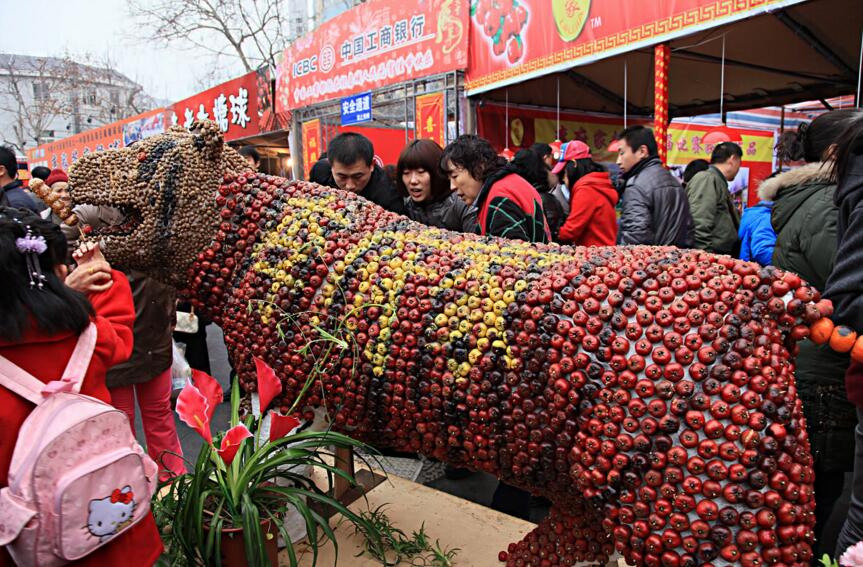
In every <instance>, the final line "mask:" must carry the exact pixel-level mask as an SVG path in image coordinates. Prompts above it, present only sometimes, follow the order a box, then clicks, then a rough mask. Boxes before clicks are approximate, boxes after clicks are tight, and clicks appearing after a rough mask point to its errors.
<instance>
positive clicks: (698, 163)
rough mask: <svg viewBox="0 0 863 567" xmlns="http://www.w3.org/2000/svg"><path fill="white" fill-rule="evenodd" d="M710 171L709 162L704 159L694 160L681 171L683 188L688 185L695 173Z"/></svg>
mask: <svg viewBox="0 0 863 567" xmlns="http://www.w3.org/2000/svg"><path fill="white" fill-rule="evenodd" d="M708 169H710V162H709V161H707V160H706V159H694V160H692V161H691V162H689V163H688V164H686V169H684V170H683V186H684V187H686V184H687V183H689V182H690V181H691V180H692V178H693V177H695V174H696V173H701V172H702V171H707V170H708Z"/></svg>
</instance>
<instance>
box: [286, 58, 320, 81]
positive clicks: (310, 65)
mask: <svg viewBox="0 0 863 567" xmlns="http://www.w3.org/2000/svg"><path fill="white" fill-rule="evenodd" d="M317 70H318V56H317V55H312V56H311V57H307V58H305V59H301V60H299V61H297V62H296V63H294V65H293V73H292V74H293V76H294V77H295V78H296V77H303V76H305V75H308V74H309V73H314V72H316V71H317Z"/></svg>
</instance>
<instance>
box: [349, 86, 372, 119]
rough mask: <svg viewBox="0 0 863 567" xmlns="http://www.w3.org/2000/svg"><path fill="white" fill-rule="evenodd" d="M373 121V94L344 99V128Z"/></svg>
mask: <svg viewBox="0 0 863 567" xmlns="http://www.w3.org/2000/svg"><path fill="white" fill-rule="evenodd" d="M371 119H372V93H362V94H358V95H354V96H349V97H347V98H343V99H342V126H350V125H351V124H360V123H361V122H368V121H370V120H371Z"/></svg>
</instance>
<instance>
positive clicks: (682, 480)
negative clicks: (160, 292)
mask: <svg viewBox="0 0 863 567" xmlns="http://www.w3.org/2000/svg"><path fill="white" fill-rule="evenodd" d="M196 132H197V131H196V130H193V131H192V132H191V133H189V132H186V131H182V130H172V131H171V132H170V133H168V134H165V135H160V136H154V137H152V138H149V139H147V140H144V141H143V142H141V143H140V145H141V148H139V149H138V150H136V151H141V152H144V153H145V154H146V156H147V157H145V159H144V161H142V162H137V159H136V156H135V154H133V153H130V150H119V152H117V153H114V154H111V160H113V161H109V162H104V163H103V162H100V161H98V154H97V157H93V156H85V157H84V158H83V159H82V160H81V161H79V162H78V163H79V164H81V163H82V162H83V163H84V165H85V166H86V167H87V168H88V169H87V170H88V171H94V170H95V169H96V168H97V165H98V166H101V167H102V168H103V169H102V174H103V177H104V178H113V179H114V180H115V184H114V185H113V186H112V187H114V188H115V189H116V187H117V186H119V187H121V188H123V187H125V185H124V184H129V191H128V195H130V197H129V198H130V199H133V200H134V207H136V210H137V211H138V213H139V214H140V216H141V218H142V219H143V220H142V222H141V225H140V228H139V229H138V230H137V231H134V232H132V233H131V234H129V235H112V236H111V237H110V239H109V242H108V243H107V244H108V249H109V253H110V251H111V250H113V251H114V254H116V256H117V257H123V258H126V259H129V260H130V261H134V262H135V263H136V265H135V267H136V268H138V269H142V270H143V271H146V272H149V273H151V274H153V275H155V276H157V277H160V279H162V280H165V281H170V282H171V283H173V284H174V285H176V286H178V287H181V288H183V291H184V293H185V294H186V295H187V296H188V297H190V298H191V299H192V301H193V303H194V304H195V305H196V307H197V308H198V309H200V310H202V311H204V312H206V313H207V314H208V315H210V316H212V317H213V319H214V320H215V321H216V322H217V323H219V324H220V325H221V326H222V327H223V329H224V331H225V340H226V343H227V345H228V347H229V351H230V353H231V357H232V361H233V364H234V367H235V369H236V370H237V372H238V373H239V377H240V381H241V383H242V386H243V388H244V389H245V390H246V391H247V392H251V391H255V390H257V389H259V388H261V386H260V385H259V382H258V380H257V376H258V372H257V371H256V370H257V369H258V368H257V367H261V364H265V365H266V366H267V367H268V368H271V369H272V378H273V379H277V380H278V382H279V385H280V387H281V391H279V388H278V387H275V383H274V382H273V380H272V379H271V380H270V384H271V385H270V386H264V388H263V389H266V391H263V392H259V393H260V396H261V399H268V400H271V401H270V402H269V403H270V404H271V405H272V407H273V409H274V410H278V411H281V412H284V411H285V410H287V409H289V408H290V407H291V405H292V404H293V402H294V400H296V399H297V397H298V396H300V395H302V398H301V402H300V404H299V406H298V409H299V411H300V412H301V413H303V414H305V415H307V416H308V415H309V414H310V412H311V411H312V410H313V408H323V409H324V411H325V413H326V414H327V416H328V417H329V419H330V420H331V422H332V423H333V424H334V427H335V428H336V429H339V430H341V431H345V432H348V433H350V434H351V435H353V436H355V437H357V438H360V439H362V440H365V441H370V442H372V443H374V444H376V445H377V446H380V447H391V448H394V449H397V450H403V451H415V452H421V453H423V454H425V455H428V456H431V457H434V458H437V459H440V460H442V461H445V462H447V463H451V464H453V465H456V466H461V467H468V468H471V469H474V470H482V471H486V472H489V473H491V474H494V475H495V476H497V477H498V478H500V479H502V480H504V481H505V482H507V483H509V484H512V485H515V486H519V487H522V488H524V489H526V490H528V491H530V492H531V493H533V494H536V495H542V496H545V497H547V498H549V499H550V500H551V501H552V503H553V506H552V509H551V513H550V515H549V516H548V518H547V519H545V520H544V521H543V522H541V523H540V524H539V525H538V526H537V527H536V529H534V530H533V531H532V532H531V533H529V534H527V536H525V538H524V539H523V540H522V541H520V542H518V543H514V544H512V545H510V546H509V547H508V549H506V550H504V551H502V552H501V553H500V555H499V559H500V560H501V561H504V562H506V564H507V565H513V566H515V565H572V564H575V563H576V562H579V561H587V562H600V561H605V560H606V559H607V558H608V557H609V556H610V555H612V554H613V553H615V552H618V553H620V554H621V555H623V557H625V558H626V560H627V561H628V562H629V563H631V564H634V565H724V564H728V563H743V564H751V565H757V564H762V565H763V564H771V565H779V564H785V565H800V566H802V565H804V564H807V563H808V561H809V559H810V557H811V541H812V526H813V525H814V514H813V512H814V500H813V499H812V482H813V479H814V475H813V472H812V457H811V455H810V452H809V441H808V438H807V434H806V428H805V426H804V423H803V418H802V412H801V407H800V401H799V398H798V397H797V390H796V385H795V380H794V358H793V353H794V350H795V342H796V340H798V339H799V338H800V337H801V336H803V335H805V333H803V332H802V329H804V328H808V327H809V326H810V325H811V324H813V323H815V322H817V320H818V318H819V317H821V316H827V315H828V313H829V304H826V303H824V302H823V301H821V300H820V297H819V294H818V293H817V291H815V290H814V289H813V288H810V287H809V286H807V284H806V283H805V282H803V281H801V280H800V278H799V277H797V276H794V275H793V274H787V273H784V272H782V271H780V270H777V269H774V268H770V267H768V268H762V267H760V266H758V265H756V264H752V263H747V262H741V261H738V260H734V259H731V258H729V257H726V256H714V255H712V254H709V253H705V252H701V251H697V250H679V249H675V248H660V247H609V248H568V247H558V246H554V245H529V244H525V243H521V242H515V241H506V240H500V239H495V238H480V237H478V236H474V235H465V234H454V233H450V232H447V231H443V230H438V229H433V228H429V227H425V226H421V225H419V224H416V223H413V222H411V221H409V220H407V219H406V218H403V217H400V216H398V215H394V214H391V213H388V212H386V211H383V210H382V209H380V208H379V207H377V206H375V205H373V204H371V203H369V202H367V201H365V200H364V199H362V198H360V197H358V196H356V195H352V194H348V193H344V192H341V191H337V190H334V189H329V188H324V187H319V186H315V185H309V184H305V183H298V182H289V181H287V180H285V179H281V178H278V177H271V176H265V175H260V174H255V173H252V172H249V171H243V170H242V169H240V168H241V167H242V166H240V165H238V164H239V162H238V161H237V160H236V158H235V154H234V153H233V152H232V151H231V150H227V149H222V148H221V145H220V140H216V141H218V142H219V143H216V141H214V140H213V139H212V137H213V136H217V134H214V133H213V131H212V129H205V132H204V134H206V135H204V134H199V133H196ZM159 144H161V145H159ZM172 144H173V145H172ZM156 148H161V149H160V151H161V154H160V153H159V152H156V151H155V149H156ZM165 148H168V149H165ZM159 155H161V156H162V157H161V158H160V161H159V162H158V163H156V164H155V165H153V164H152V163H151V162H150V161H149V160H151V159H156V157H158V156H159ZM150 156H156V157H150ZM93 160H96V161H93ZM208 164H209V168H210V169H207V167H206V166H207V165H208ZM76 165H77V164H76ZM135 168H138V169H137V170H138V171H139V173H138V174H137V175H136V176H131V177H130V176H128V175H127V174H126V173H125V172H127V171H128V170H129V169H135ZM141 168H143V170H142V169H141ZM151 170H152V171H153V172H155V173H152V174H151V173H150V172H151ZM142 171H143V173H142ZM120 172H124V173H123V175H120ZM170 172H173V174H172V175H173V177H169V174H170ZM142 176H143V177H144V178H147V176H150V177H149V179H151V181H149V182H147V185H146V187H144V186H142V185H141V183H142V182H141V179H142ZM133 179H135V181H134V182H133V181H132V180H133ZM72 181H73V185H74V187H73V190H72V192H71V193H72V196H73V199H74V200H75V201H76V203H84V202H88V201H95V202H101V201H100V199H105V198H106V197H105V196H104V194H103V193H101V192H100V191H104V188H105V184H103V183H100V182H95V181H90V180H89V178H80V179H78V180H77V183H74V182H75V181H76V175H75V170H74V169H73V172H72ZM166 183H167V184H168V186H169V187H170V188H172V189H171V190H172V191H173V197H172V198H173V201H171V202H172V203H173V205H172V206H173V208H171V207H167V208H166V207H163V206H161V204H162V203H163V201H162V199H164V198H165V197H164V193H165V187H166ZM157 191H159V192H160V193H159V194H158V195H156V192H157ZM202 194H204V195H206V196H208V200H206V201H205V200H200V201H199V200H197V199H200V196H201V195H202ZM124 195H126V193H124ZM150 200H152V201H153V202H155V203H156V206H152V205H150V204H149V203H150ZM190 207H191V208H190ZM177 219H180V220H182V222H174V220H177ZM166 226H167V227H170V230H167V229H165V228H164V227H166ZM97 236H98V235H97ZM127 248H128V250H127ZM153 249H156V250H155V251H154V250H153ZM141 250H143V252H141V253H138V252H137V251H141ZM164 266H178V267H179V269H177V270H165V269H164ZM822 326H823V325H822ZM822 334H824V333H823V332H822ZM849 336H850V334H849V333H845V334H844V335H842V336H841V337H838V338H837V340H836V342H837V344H839V345H840V346H841V347H843V348H845V347H846V346H847V343H849V340H848V338H847V337H849ZM852 348H853V347H852ZM257 361H260V362H257ZM313 368H318V369H323V373H322V376H321V378H320V379H319V380H316V381H315V382H314V383H312V384H307V378H308V376H309V374H310V373H311V372H312V369H313ZM307 386H308V387H307ZM203 397H204V396H203V395H201V396H200V398H198V397H195V398H194V399H195V400H198V401H200V399H201V398H203ZM184 401H185V400H184ZM193 401H194V400H193ZM262 409H264V410H265V409H266V408H262ZM195 415H197V416H199V417H200V415H202V414H201V412H200V411H199V412H197V413H196V414H195ZM191 421H192V422H193V423H196V421H195V420H194V419H192V420H191ZM274 421H275V422H276V423H278V422H279V419H275V420H274ZM280 427H281V425H280ZM489 561H490V562H491V561H493V558H489Z"/></svg>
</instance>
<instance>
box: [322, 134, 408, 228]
mask: <svg viewBox="0 0 863 567" xmlns="http://www.w3.org/2000/svg"><path fill="white" fill-rule="evenodd" d="M327 156H328V158H329V160H330V164H331V166H332V170H333V172H332V173H333V179H334V180H335V182H336V185H338V187H339V189H343V190H345V191H350V192H351V193H356V194H358V195H359V196H360V197H365V198H366V199H368V200H369V201H371V202H372V203H375V204H377V205H380V206H381V207H383V208H385V209H386V210H388V211H392V212H394V213H398V214H400V215H403V214H405V212H406V211H405V205H404V202H403V201H402V198H401V196H400V195H399V194H398V192H397V191H396V189H395V187H393V184H392V183H391V182H390V180H389V178H388V177H387V175H386V173H384V170H383V169H381V168H380V167H378V166H377V165H375V164H374V156H375V149H374V146H373V145H372V142H371V140H369V139H368V138H366V137H365V136H363V135H362V134H356V133H354V132H345V133H344V134H339V135H338V136H336V137H335V138H333V139H332V140H330V143H329V145H328V146H327Z"/></svg>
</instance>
